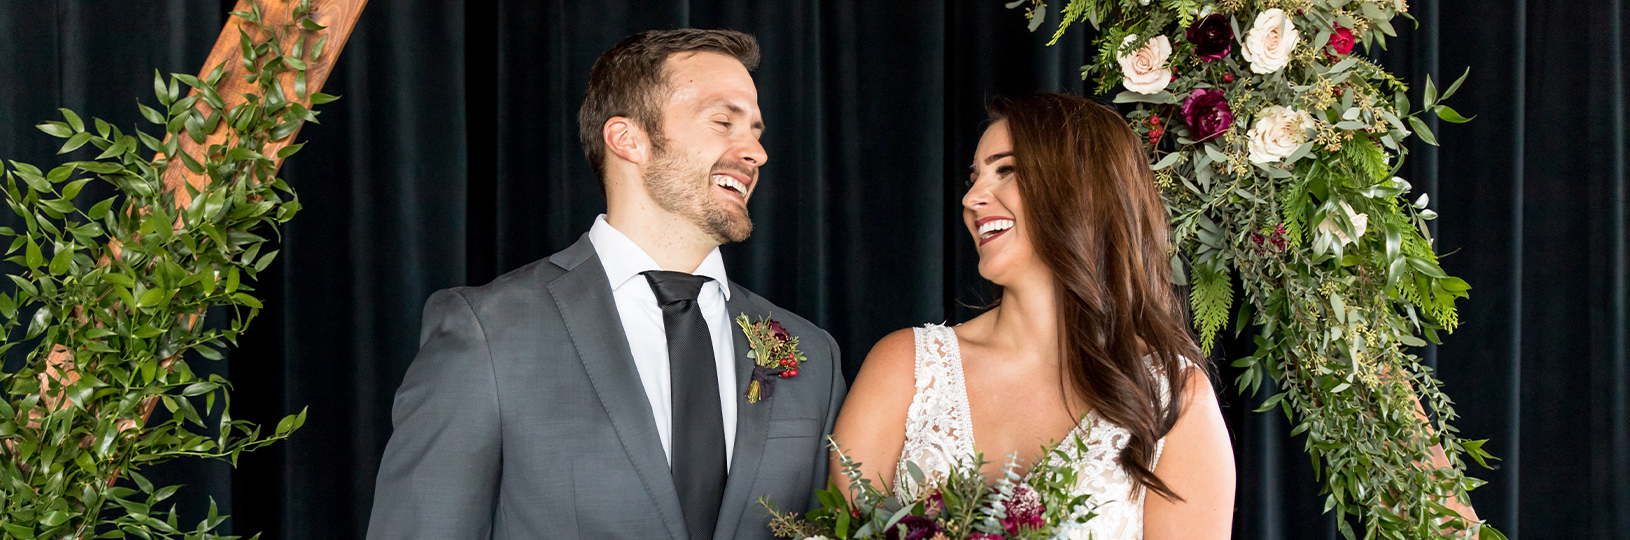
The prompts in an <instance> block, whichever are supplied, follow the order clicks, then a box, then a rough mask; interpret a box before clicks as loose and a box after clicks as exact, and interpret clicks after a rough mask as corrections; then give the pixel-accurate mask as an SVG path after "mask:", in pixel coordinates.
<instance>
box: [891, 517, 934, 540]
mask: <svg viewBox="0 0 1630 540" xmlns="http://www.w3.org/2000/svg"><path fill="white" fill-rule="evenodd" d="M901 526H903V527H905V529H906V531H905V534H900V527H901ZM939 533H940V526H939V525H938V524H935V523H934V520H932V519H928V518H925V517H919V516H906V517H903V518H900V522H899V523H897V524H896V526H895V527H894V528H892V529H889V532H888V535H887V536H886V537H887V538H888V540H928V539H930V538H933V537H934V535H936V534H939Z"/></svg>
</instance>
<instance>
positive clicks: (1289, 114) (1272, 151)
mask: <svg viewBox="0 0 1630 540" xmlns="http://www.w3.org/2000/svg"><path fill="white" fill-rule="evenodd" d="M1312 127H1313V117H1311V116H1308V115H1307V113H1305V112H1302V111H1298V110H1296V109H1292V108H1288V107H1281V106H1279V105H1274V106H1272V107H1268V108H1266V109H1262V117H1261V118H1258V119H1257V121H1256V125H1255V126H1251V131H1249V132H1247V133H1246V136H1247V137H1248V138H1250V143H1249V144H1248V145H1247V146H1248V147H1249V149H1250V154H1251V155H1250V158H1251V161H1253V162H1256V163H1271V162H1275V161H1281V160H1284V159H1285V158H1286V157H1288V156H1290V155H1291V154H1293V153H1295V152H1296V147H1298V146H1301V145H1302V143H1303V142H1306V141H1307V130H1308V129H1309V128H1312Z"/></svg>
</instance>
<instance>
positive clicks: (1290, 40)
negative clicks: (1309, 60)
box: [1240, 8, 1302, 73]
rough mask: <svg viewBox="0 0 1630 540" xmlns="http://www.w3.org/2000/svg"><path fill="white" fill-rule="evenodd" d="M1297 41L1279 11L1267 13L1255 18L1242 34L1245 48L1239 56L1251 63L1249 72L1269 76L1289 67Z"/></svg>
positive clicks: (1271, 10)
mask: <svg viewBox="0 0 1630 540" xmlns="http://www.w3.org/2000/svg"><path fill="white" fill-rule="evenodd" d="M1301 37H1302V36H1301V34H1298V33H1297V32H1296V25H1294V24H1291V23H1290V19H1289V18H1287V17H1285V12H1284V11H1283V10H1280V9H1279V8H1274V9H1270V10H1267V11H1264V12H1262V14H1261V15H1257V16H1256V24H1254V25H1252V26H1251V30H1250V31H1248V32H1246V33H1245V48H1244V50H1242V51H1240V54H1243V55H1245V61H1247V62H1250V63H1251V71H1254V72H1257V73H1273V72H1275V71H1279V70H1280V68H1283V67H1285V64H1288V63H1290V53H1291V51H1292V50H1295V49H1296V42H1297V40H1300V39H1301Z"/></svg>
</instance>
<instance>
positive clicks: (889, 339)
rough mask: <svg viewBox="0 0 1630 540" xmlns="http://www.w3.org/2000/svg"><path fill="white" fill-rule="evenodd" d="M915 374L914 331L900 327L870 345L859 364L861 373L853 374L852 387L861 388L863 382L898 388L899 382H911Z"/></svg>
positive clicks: (880, 387)
mask: <svg viewBox="0 0 1630 540" xmlns="http://www.w3.org/2000/svg"><path fill="white" fill-rule="evenodd" d="M916 373H917V338H916V332H915V329H913V328H901V329H899V330H895V331H893V332H890V333H889V334H888V335H886V336H883V339H880V340H877V343H876V344H875V345H872V350H871V352H869V353H867V354H866V361H865V362H864V363H862V364H861V365H860V373H859V374H858V375H856V376H855V390H864V389H865V388H863V387H862V385H863V384H864V385H865V386H867V387H871V386H877V387H879V389H884V388H897V387H898V385H899V384H901V383H902V382H904V383H905V384H907V385H910V384H914V383H913V380H914V379H915V378H916ZM868 383H870V384H868Z"/></svg>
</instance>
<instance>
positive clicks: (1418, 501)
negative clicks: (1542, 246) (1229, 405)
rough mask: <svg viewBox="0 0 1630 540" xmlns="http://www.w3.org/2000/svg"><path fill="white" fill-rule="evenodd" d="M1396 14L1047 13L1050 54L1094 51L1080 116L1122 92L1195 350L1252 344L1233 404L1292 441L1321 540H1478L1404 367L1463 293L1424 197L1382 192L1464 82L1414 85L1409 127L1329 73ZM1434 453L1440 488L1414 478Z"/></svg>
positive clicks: (1420, 387)
mask: <svg viewBox="0 0 1630 540" xmlns="http://www.w3.org/2000/svg"><path fill="white" fill-rule="evenodd" d="M1027 4H1028V6H1027ZM1008 7H1009V8H1020V7H1027V13H1026V16H1027V17H1029V19H1030V28H1031V30H1032V31H1034V30H1035V29H1037V28H1038V27H1039V25H1040V23H1041V22H1042V19H1043V18H1044V17H1045V13H1046V4H1045V3H1043V2H1042V0H1019V1H1015V2H1011V3H1009V4H1008ZM1407 9H1408V7H1407V5H1406V4H1405V2H1404V0H1221V1H1210V0H1153V1H1152V0H1069V2H1068V4H1067V5H1065V6H1064V7H1063V9H1062V10H1061V12H1060V13H1061V16H1062V20H1061V21H1060V22H1059V24H1058V28H1057V30H1056V32H1055V33H1054V34H1053V41H1054V42H1056V41H1057V40H1058V38H1059V37H1060V36H1062V35H1063V34H1064V32H1065V31H1066V30H1067V29H1068V28H1069V27H1070V26H1071V25H1072V24H1074V23H1076V22H1081V21H1086V22H1090V23H1091V24H1092V25H1093V26H1094V27H1095V28H1098V29H1099V31H1100V35H1099V37H1098V38H1097V41H1096V45H1097V50H1098V55H1097V57H1096V59H1095V60H1094V61H1093V63H1091V64H1088V65H1086V66H1083V67H1082V68H1081V75H1082V78H1083V79H1085V80H1091V81H1094V82H1095V83H1096V84H1097V86H1096V90H1097V92H1098V93H1099V94H1101V95H1102V94H1107V93H1108V92H1109V91H1110V90H1112V89H1113V88H1114V87H1116V86H1122V87H1124V88H1125V91H1123V92H1120V93H1119V94H1117V95H1116V96H1115V98H1114V101H1115V102H1116V103H1134V104H1136V110H1134V111H1132V112H1131V113H1129V114H1128V115H1127V118H1128V120H1129V121H1130V122H1131V124H1132V127H1133V128H1134V129H1135V130H1136V131H1137V132H1138V133H1139V134H1140V135H1142V136H1143V137H1145V139H1146V140H1147V142H1148V144H1149V147H1150V150H1151V153H1152V154H1153V157H1154V160H1153V161H1154V163H1153V168H1154V169H1155V171H1156V173H1155V174H1156V182H1157V183H1158V184H1159V186H1160V188H1161V193H1162V198H1163V199H1164V201H1165V203H1166V209H1167V212H1168V215H1169V217H1170V219H1171V224H1172V228H1173V245H1174V249H1175V253H1174V254H1173V256H1172V267H1173V270H1174V274H1175V275H1176V278H1175V279H1176V280H1177V281H1179V283H1178V284H1179V285H1188V286H1190V287H1191V288H1190V300H1191V304H1192V307H1193V314H1194V323H1195V326H1196V328H1197V330H1198V331H1199V334H1200V338H1201V345H1202V347H1203V348H1204V349H1205V351H1206V352H1207V353H1208V354H1209V353H1210V350H1211V344H1212V342H1213V340H1214V338H1215V336H1216V334H1217V332H1218V331H1219V330H1222V329H1223V328H1225V327H1226V326H1228V325H1229V323H1230V320H1232V322H1233V326H1234V327H1235V329H1236V330H1235V331H1236V332H1239V331H1243V330H1244V328H1245V327H1246V326H1253V327H1254V328H1256V329H1258V331H1257V335H1256V336H1255V337H1254V338H1253V340H1254V341H1255V343H1256V347H1257V348H1256V351H1255V353H1254V354H1251V355H1250V356H1246V357H1244V358H1240V359H1237V360H1235V361H1234V362H1233V365H1234V366H1236V367H1239V368H1243V369H1244V372H1243V373H1242V374H1241V375H1240V377H1239V379H1238V380H1237V381H1236V385H1237V386H1238V387H1239V389H1240V390H1241V391H1242V392H1243V391H1246V390H1249V391H1250V392H1252V393H1255V392H1257V391H1258V390H1259V388H1260V387H1261V386H1262V384H1263V382H1264V381H1265V380H1266V378H1268V377H1272V378H1273V379H1274V381H1275V382H1276V383H1277V384H1276V387H1277V388H1278V389H1280V392H1279V393H1277V394H1275V395H1273V396H1271V397H1269V398H1267V400H1266V401H1265V403H1264V404H1263V406H1262V408H1261V409H1258V411H1259V412H1266V411H1270V410H1272V409H1274V408H1276V407H1278V408H1281V409H1282V410H1283V411H1284V412H1285V415H1286V417H1287V418H1289V419H1290V421H1291V422H1292V423H1293V424H1294V425H1295V427H1294V428H1293V429H1292V430H1291V435H1292V436H1295V435H1304V434H1305V436H1306V448H1307V450H1308V452H1309V453H1310V454H1311V455H1312V458H1313V464H1314V469H1315V472H1316V473H1317V474H1319V476H1320V477H1321V478H1322V480H1323V481H1324V483H1325V489H1324V491H1325V494H1326V500H1325V503H1324V508H1325V511H1326V512H1329V511H1332V510H1334V511H1335V518H1336V523H1337V524H1338V527H1339V529H1340V531H1341V533H1342V535H1343V536H1345V537H1347V538H1349V539H1352V538H1356V536H1357V535H1356V534H1355V532H1354V530H1353V528H1352V526H1351V525H1350V524H1349V517H1353V518H1357V521H1358V522H1359V523H1360V525H1361V526H1362V527H1363V536H1364V537H1365V538H1440V537H1450V536H1458V535H1470V534H1476V533H1477V532H1478V531H1479V529H1480V530H1481V532H1482V534H1486V535H1489V537H1491V538H1494V537H1500V535H1499V533H1498V532H1496V531H1494V529H1493V528H1491V527H1487V526H1486V525H1483V524H1482V523H1467V522H1466V520H1464V519H1461V518H1460V517H1459V515H1458V514H1456V513H1454V512H1453V511H1452V510H1450V509H1448V508H1447V507H1446V506H1445V505H1444V503H1445V502H1448V501H1459V502H1460V503H1462V504H1469V499H1467V496H1466V492H1467V491H1469V490H1471V489H1473V488H1476V487H1477V486H1479V485H1481V484H1483V483H1484V482H1483V481H1481V480H1477V479H1475V478H1470V477H1467V476H1466V475H1465V472H1464V471H1465V468H1466V463H1465V461H1464V460H1463V458H1462V456H1467V457H1470V458H1471V459H1473V460H1476V461H1477V462H1478V463H1479V464H1482V465H1484V466H1485V467H1486V466H1487V464H1486V460H1488V459H1492V456H1490V455H1489V454H1488V453H1486V452H1484V451H1483V449H1482V444H1483V442H1484V441H1472V440H1465V439H1461V438H1460V437H1458V436H1457V435H1456V430H1455V429H1454V428H1453V427H1452V426H1451V425H1450V422H1451V421H1452V420H1454V419H1455V418H1456V415H1455V412H1454V408H1453V407H1452V404H1451V402H1450V400H1449V397H1448V396H1447V395H1445V394H1444V393H1443V391H1442V390H1441V382H1440V381H1438V380H1437V379H1435V378H1434V377H1433V376H1432V373H1431V369H1430V368H1428V367H1427V366H1426V365H1424V364H1423V363H1422V362H1421V359H1420V358H1419V357H1417V356H1415V355H1414V354H1411V353H1410V352H1409V350H1408V348H1407V347H1420V346H1424V345H1426V342H1427V341H1431V342H1433V343H1438V342H1439V338H1438V332H1439V331H1445V332H1447V331H1452V330H1453V329H1454V327H1455V325H1456V323H1457V322H1458V321H1457V318H1456V315H1455V300H1456V299H1457V298H1463V297H1465V296H1466V291H1467V290H1468V289H1470V286H1468V285H1467V284H1466V282H1465V281H1462V280H1460V279H1459V278H1455V277H1451V276H1449V275H1447V274H1445V273H1444V272H1443V270H1442V268H1441V267H1439V265H1438V261H1437V254H1436V253H1435V252H1434V248H1433V243H1432V236H1431V233H1430V231H1429V229H1428V228H1427V224H1426V222H1427V221H1428V220H1431V219H1433V218H1434V217H1436V215H1435V213H1433V212H1432V211H1431V210H1429V209H1427V206H1428V202H1429V201H1428V200H1427V197H1426V195H1420V196H1419V197H1418V198H1417V199H1415V200H1414V201H1413V202H1410V201H1408V200H1407V199H1406V198H1405V197H1406V195H1407V194H1408V193H1409V191H1410V185H1409V183H1408V182H1406V181H1404V180H1403V179H1400V178H1398V177H1396V176H1395V174H1397V172H1398V171H1399V170H1400V169H1401V168H1402V166H1403V162H1404V158H1405V156H1406V155H1407V154H1408V149H1407V147H1405V146H1404V145H1403V142H1404V140H1405V138H1407V137H1409V136H1411V135H1414V136H1417V137H1419V138H1420V139H1421V140H1422V141H1425V142H1426V143H1428V144H1433V145H1436V144H1437V141H1436V140H1435V139H1434V137H1433V135H1432V132H1431V130H1429V129H1428V127H1427V125H1426V124H1425V123H1424V122H1422V121H1421V120H1420V119H1419V118H1418V117H1417V115H1420V114H1422V113H1432V114H1436V115H1437V116H1438V118H1440V119H1442V120H1445V121H1448V122H1457V123H1458V122H1465V121H1467V120H1468V119H1467V118H1464V117H1462V116H1461V115H1460V114H1459V113H1458V112H1456V111H1455V110H1454V109H1451V108H1449V107H1448V106H1446V105H1442V104H1441V102H1442V101H1443V100H1445V99H1447V98H1448V97H1449V96H1450V95H1452V94H1453V93H1454V92H1455V89H1456V88H1458V87H1459V86H1460V83H1461V81H1463V80H1465V76H1464V75H1463V76H1461V78H1460V80H1457V81H1455V83H1454V84H1452V85H1450V86H1449V87H1448V88H1447V89H1445V90H1444V91H1443V92H1442V93H1441V94H1440V93H1439V92H1438V90H1437V88H1436V87H1435V86H1434V85H1433V84H1432V81H1431V79H1430V78H1429V79H1428V80H1427V82H1426V87H1425V91H1424V93H1423V94H1422V95H1421V96H1420V102H1421V108H1420V109H1414V108H1412V107H1411V102H1410V99H1409V97H1407V96H1406V94H1407V93H1408V90H1409V89H1408V87H1407V85H1405V84H1404V83H1403V82H1402V81H1400V80H1398V78H1396V77H1394V76H1392V75H1391V74H1388V73H1387V72H1386V71H1385V70H1383V69H1382V68H1381V67H1380V66H1377V65H1375V64H1374V63H1372V62H1369V61H1367V60H1365V59H1364V58H1361V57H1358V56H1352V55H1351V54H1350V53H1351V52H1352V49H1353V47H1354V45H1355V44H1356V43H1363V44H1364V46H1365V47H1366V48H1369V47H1370V46H1371V45H1372V44H1375V45H1380V46H1382V47H1385V46H1386V39H1387V37H1389V36H1396V32H1395V31H1394V29H1393V27H1392V22H1391V21H1392V19H1393V18H1394V17H1395V16H1400V15H1401V16H1403V17H1409V15H1408V14H1407V13H1406V11H1407ZM1050 44H1051V43H1049V45H1050ZM1185 259H1186V260H1187V261H1188V263H1189V266H1190V269H1191V271H1190V272H1189V273H1187V274H1186V275H1185V273H1184V271H1183V269H1184V264H1183V261H1184V260H1185ZM1236 277H1237V278H1238V279H1239V281H1240V282H1241V283H1242V284H1243V290H1244V292H1245V297H1244V298H1243V299H1242V300H1243V301H1240V302H1238V306H1237V308H1236V307H1235V306H1234V304H1235V302H1234V298H1233V293H1232V291H1233V286H1232V281H1233V280H1234V279H1235V278H1236ZM1231 313H1232V316H1231ZM1423 337H1424V339H1422V338H1423ZM1417 400H1419V401H1417ZM1420 403H1425V404H1426V405H1427V406H1428V408H1427V409H1425V410H1423V409H1421V407H1420V405H1419V404H1420ZM1425 411H1431V414H1430V415H1428V414H1427V413H1426V412H1425ZM1434 444H1436V445H1439V446H1440V447H1441V448H1442V449H1443V450H1444V451H1445V453H1446V457H1447V462H1448V464H1449V466H1448V467H1444V468H1435V467H1433V466H1432V465H1431V464H1432V463H1433V461H1434V460H1433V451H1432V446H1433V445H1434Z"/></svg>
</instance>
